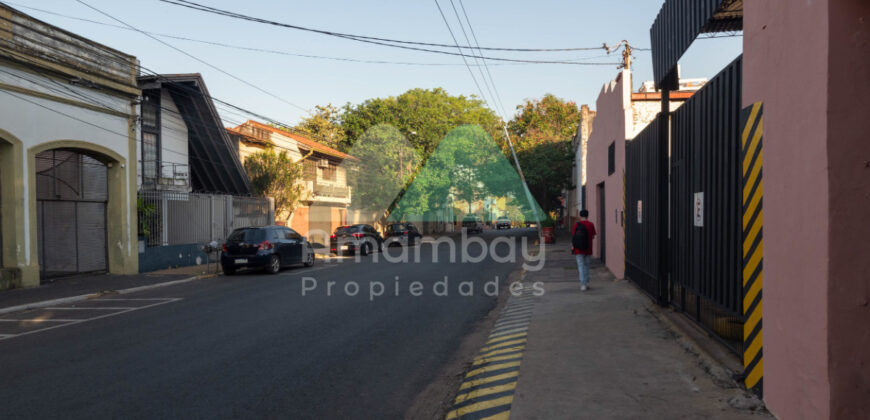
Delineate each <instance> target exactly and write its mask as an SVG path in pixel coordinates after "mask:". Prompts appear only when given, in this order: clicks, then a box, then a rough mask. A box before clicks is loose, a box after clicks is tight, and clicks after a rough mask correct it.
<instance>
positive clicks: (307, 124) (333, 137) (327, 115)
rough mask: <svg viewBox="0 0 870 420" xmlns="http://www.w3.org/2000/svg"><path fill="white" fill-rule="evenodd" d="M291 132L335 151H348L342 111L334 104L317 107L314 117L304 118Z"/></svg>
mask: <svg viewBox="0 0 870 420" xmlns="http://www.w3.org/2000/svg"><path fill="white" fill-rule="evenodd" d="M290 131H291V132H294V133H298V134H301V135H303V136H305V137H308V138H310V139H312V140H314V141H317V142H319V143H321V144H324V145H326V146H329V147H332V148H333V149H338V150H341V151H345V150H346V149H347V141H346V135H345V132H344V128H343V127H342V126H341V109H340V108H338V107H336V106H334V105H332V104H328V105H325V106H322V105H317V106H316V107H315V109H314V114H313V115H311V116H309V117H305V118H303V119H302V121H300V122H299V124H296V125H295V126H293V127H292V128H291V129H290Z"/></svg>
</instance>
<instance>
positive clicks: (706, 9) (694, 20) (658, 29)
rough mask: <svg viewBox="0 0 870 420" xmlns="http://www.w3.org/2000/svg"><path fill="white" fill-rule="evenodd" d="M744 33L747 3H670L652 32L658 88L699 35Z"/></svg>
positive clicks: (705, 0) (720, 0)
mask: <svg viewBox="0 0 870 420" xmlns="http://www.w3.org/2000/svg"><path fill="white" fill-rule="evenodd" d="M741 29H743V0H667V1H666V2H665V4H664V5H662V8H661V10H660V11H659V14H658V16H656V19H655V22H654V23H653V26H652V28H651V29H650V38H651V41H652V58H653V73H654V76H655V82H656V86H659V87H660V86H661V84H662V82H664V81H665V79H666V78H667V77H668V76H669V75H671V74H672V72H673V71H674V70H675V69H676V66H677V63H678V62H679V61H680V57H682V56H683V54H684V53H685V52H686V50H688V49H689V46H691V45H692V42H694V41H695V39H696V38H697V37H698V35H699V34H702V33H713V32H729V31H739V30H741ZM671 88H673V87H671Z"/></svg>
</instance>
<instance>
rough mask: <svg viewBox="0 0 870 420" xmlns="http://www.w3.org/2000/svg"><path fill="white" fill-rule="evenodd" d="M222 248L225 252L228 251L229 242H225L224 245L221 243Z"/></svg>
mask: <svg viewBox="0 0 870 420" xmlns="http://www.w3.org/2000/svg"><path fill="white" fill-rule="evenodd" d="M221 249H223V251H224V252H227V244H226V243H224V244H223V245H221Z"/></svg>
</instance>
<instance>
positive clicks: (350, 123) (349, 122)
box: [341, 88, 501, 158]
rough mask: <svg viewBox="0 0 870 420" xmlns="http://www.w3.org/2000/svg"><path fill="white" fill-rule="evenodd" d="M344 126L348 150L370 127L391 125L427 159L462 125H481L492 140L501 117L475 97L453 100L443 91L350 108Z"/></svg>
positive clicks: (426, 91)
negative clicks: (446, 137)
mask: <svg viewBox="0 0 870 420" xmlns="http://www.w3.org/2000/svg"><path fill="white" fill-rule="evenodd" d="M341 124H342V127H343V128H344V131H345V135H346V142H347V143H348V146H353V142H354V141H356V140H357V139H359V138H360V137H361V136H362V135H363V134H364V133H365V132H366V131H368V130H369V129H370V128H371V127H374V126H376V125H378V124H389V125H392V126H393V127H396V129H398V130H399V132H400V133H401V134H402V135H403V136H405V138H407V139H408V141H409V142H410V144H411V145H412V146H414V148H415V149H417V151H418V152H419V153H420V156H422V157H424V158H425V157H426V156H429V155H430V154H431V153H432V152H433V151H434V150H435V148H436V147H437V146H438V144H439V143H440V142H441V139H443V138H444V137H445V136H446V135H447V133H449V132H450V130H453V129H454V128H456V127H459V126H461V125H465V124H472V125H478V126H480V127H482V128H483V130H484V131H486V132H487V133H489V135H490V136H493V135H495V134H496V133H498V132H499V130H500V129H501V125H500V121H499V118H498V116H496V114H495V113H494V112H493V111H492V110H490V109H488V108H486V106H485V105H484V103H483V101H481V100H480V99H477V98H475V97H473V96H472V97H466V96H462V95H460V96H452V95H449V94H448V93H447V92H446V91H445V90H444V89H442V88H434V89H411V90H409V91H407V92H405V93H403V94H401V95H399V96H391V97H388V98H374V99H369V100H366V101H365V102H363V103H361V104H358V105H351V104H347V105H345V106H344V108H343V113H342V116H341Z"/></svg>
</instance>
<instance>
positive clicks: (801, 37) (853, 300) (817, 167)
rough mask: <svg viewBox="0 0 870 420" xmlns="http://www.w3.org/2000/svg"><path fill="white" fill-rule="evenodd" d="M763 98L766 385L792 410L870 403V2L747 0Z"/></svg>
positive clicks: (816, 412) (747, 51) (780, 407)
mask: <svg viewBox="0 0 870 420" xmlns="http://www.w3.org/2000/svg"><path fill="white" fill-rule="evenodd" d="M744 7H745V8H744V88H743V89H744V90H743V97H744V102H745V104H744V105H749V104H751V103H753V102H756V101H762V102H764V169H763V174H764V272H763V274H764V292H763V293H764V301H763V302H764V306H763V322H764V331H763V334H764V335H763V340H764V396H765V400H766V402H767V405H768V408H769V409H770V411H771V412H773V413H774V414H775V415H777V416H778V417H779V418H783V419H828V418H866V416H867V413H868V412H870V327H868V325H870V308H868V301H870V258H868V257H867V255H868V245H867V244H868V239H867V238H868V237H870V222H868V219H867V215H868V214H870V140H868V137H867V136H868V133H870V118H868V115H870V101H868V98H870V3H868V2H867V1H865V0H814V1H784V0H779V1H749V2H745V3H744Z"/></svg>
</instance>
